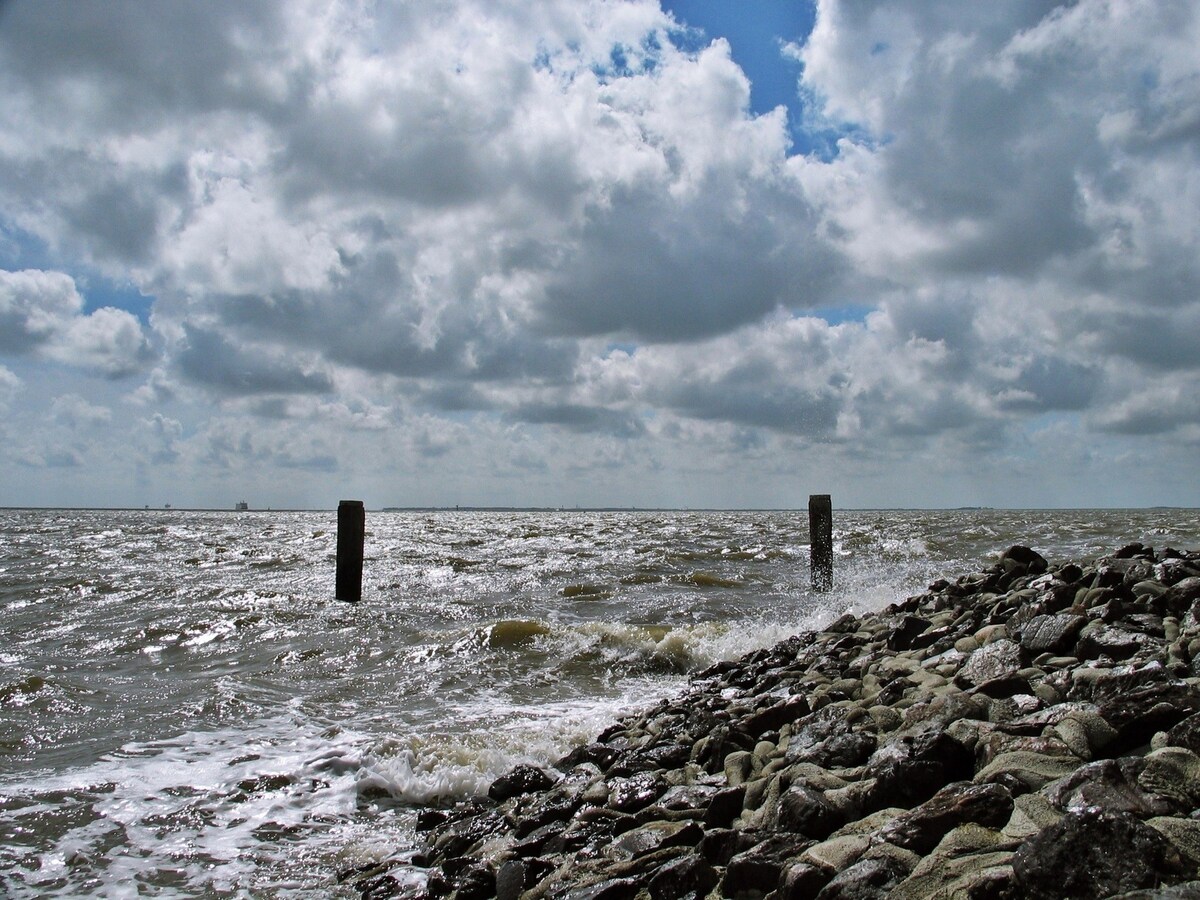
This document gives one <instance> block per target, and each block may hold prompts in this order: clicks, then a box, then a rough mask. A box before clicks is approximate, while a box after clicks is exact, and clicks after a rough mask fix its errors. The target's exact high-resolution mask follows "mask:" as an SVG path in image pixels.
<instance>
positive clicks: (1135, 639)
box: [1075, 623, 1163, 660]
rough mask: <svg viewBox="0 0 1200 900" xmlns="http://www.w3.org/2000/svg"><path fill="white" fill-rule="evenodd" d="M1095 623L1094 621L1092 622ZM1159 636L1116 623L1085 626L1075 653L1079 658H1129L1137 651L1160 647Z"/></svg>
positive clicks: (1149, 650) (1161, 644)
mask: <svg viewBox="0 0 1200 900" xmlns="http://www.w3.org/2000/svg"><path fill="white" fill-rule="evenodd" d="M1093 624H1096V623H1093ZM1162 646H1163V641H1162V639H1161V638H1157V637H1154V636H1152V635H1149V634H1145V633H1143V632H1140V631H1130V630H1128V629H1125V628H1121V627H1118V626H1116V625H1105V626H1102V627H1096V628H1092V627H1090V626H1089V627H1087V628H1084V629H1083V631H1081V632H1080V635H1079V641H1078V643H1077V644H1076V645H1075V655H1076V656H1078V657H1079V658H1080V659H1100V658H1104V657H1107V658H1108V659H1116V660H1121V659H1129V658H1130V657H1132V656H1135V655H1136V654H1138V653H1144V652H1153V651H1156V650H1160V649H1162Z"/></svg>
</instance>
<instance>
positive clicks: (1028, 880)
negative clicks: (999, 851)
mask: <svg viewBox="0 0 1200 900" xmlns="http://www.w3.org/2000/svg"><path fill="white" fill-rule="evenodd" d="M1195 871H1196V867H1195V864H1193V863H1191V862H1190V861H1187V860H1185V859H1184V858H1183V857H1182V856H1181V854H1180V853H1179V851H1178V850H1176V849H1175V846H1174V845H1173V844H1172V843H1171V842H1170V841H1169V840H1167V838H1165V837H1164V836H1163V835H1162V834H1161V833H1159V832H1158V831H1156V830H1155V829H1153V828H1151V827H1150V826H1149V825H1146V824H1145V823H1143V822H1141V821H1139V820H1138V819H1137V818H1136V817H1134V816H1132V815H1130V814H1129V813H1120V812H1105V811H1101V810H1093V809H1089V810H1083V811H1081V812H1078V813H1076V812H1072V813H1068V814H1067V815H1065V816H1063V818H1062V819H1060V820H1059V821H1058V822H1057V823H1056V824H1054V825H1051V826H1050V827H1049V828H1045V829H1043V830H1042V831H1040V832H1038V834H1036V835H1034V836H1033V837H1031V838H1029V839H1028V840H1027V841H1025V843H1023V844H1022V845H1021V847H1020V849H1019V850H1017V852H1016V854H1015V855H1014V856H1013V874H1014V881H1015V887H1016V889H1017V892H1018V894H1019V896H1021V897H1024V898H1028V900H1059V898H1061V897H1107V896H1111V895H1113V894H1119V893H1121V892H1123V891H1131V890H1138V889H1144V888H1149V887H1154V886H1156V885H1158V884H1161V883H1163V882H1164V881H1166V882H1168V883H1170V882H1173V881H1180V880H1183V879H1186V878H1191V877H1193V876H1194V875H1195Z"/></svg>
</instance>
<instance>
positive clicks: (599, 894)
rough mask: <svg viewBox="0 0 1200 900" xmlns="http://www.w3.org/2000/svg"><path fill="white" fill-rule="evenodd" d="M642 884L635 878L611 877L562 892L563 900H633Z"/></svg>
mask: <svg viewBox="0 0 1200 900" xmlns="http://www.w3.org/2000/svg"><path fill="white" fill-rule="evenodd" d="M640 888H641V885H640V884H639V883H638V881H637V879H635V878H609V879H606V880H604V881H600V882H597V883H595V884H591V885H588V886H587V887H582V888H576V889H575V890H572V891H567V892H565V893H563V894H562V898H563V900H633V898H634V897H636V896H637V892H638V890H639V889H640Z"/></svg>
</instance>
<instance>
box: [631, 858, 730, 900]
mask: <svg viewBox="0 0 1200 900" xmlns="http://www.w3.org/2000/svg"><path fill="white" fill-rule="evenodd" d="M719 879H720V876H719V875H718V874H717V872H716V870H715V869H714V868H713V867H712V866H711V865H709V864H708V863H707V862H706V861H705V860H704V859H703V858H701V857H700V856H697V855H696V854H694V853H693V854H688V855H687V856H682V857H680V858H679V859H676V860H672V861H671V862H669V863H667V864H666V865H664V866H661V867H660V868H659V869H658V870H657V871H656V872H655V873H654V874H653V875H652V876H651V877H650V882H649V884H648V886H647V887H648V889H649V891H650V896H651V898H652V900H682V898H684V897H703V896H705V895H706V894H707V893H708V892H709V891H710V890H712V889H713V888H714V887H715V886H716V884H717V881H718V880H719Z"/></svg>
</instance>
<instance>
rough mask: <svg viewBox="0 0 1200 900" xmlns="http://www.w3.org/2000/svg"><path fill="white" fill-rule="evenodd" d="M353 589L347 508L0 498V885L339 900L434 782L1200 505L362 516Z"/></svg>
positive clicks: (1154, 531) (453, 793)
mask: <svg viewBox="0 0 1200 900" xmlns="http://www.w3.org/2000/svg"><path fill="white" fill-rule="evenodd" d="M367 532H368V533H367V562H366V572H365V578H364V599H363V601H362V602H361V603H358V604H345V603H339V602H337V601H335V600H334V599H333V597H332V594H333V590H332V588H333V573H334V553H335V541H336V513H334V512H330V513H280V512H274V513H258V512H248V513H246V512H243V513H232V512H230V513H223V512H180V511H145V512H141V511H138V512H111V511H75V510H8V511H4V510H0V893H3V894H5V895H7V896H12V897H18V898H20V897H35V896H36V897H43V896H72V897H75V896H104V897H122V896H130V897H133V896H163V897H185V896H186V897H192V896H196V897H222V896H255V897H289V898H301V897H327V896H331V895H336V893H337V887H336V881H335V877H336V872H337V871H338V870H339V869H342V868H346V867H350V866H355V865H360V864H363V863H365V862H368V861H370V860H373V859H377V858H381V857H384V856H387V855H390V854H392V853H394V852H396V850H397V849H402V848H404V847H405V846H407V845H408V842H409V840H410V837H411V823H412V819H413V816H414V809H415V808H416V806H417V805H419V804H422V803H427V802H432V801H439V800H440V801H445V800H452V799H454V798H457V797H463V796H467V795H469V794H472V793H475V792H481V791H485V790H486V788H487V786H488V784H489V783H490V782H491V780H492V779H493V778H494V777H496V776H497V775H498V774H501V773H502V772H504V771H506V770H507V769H508V768H510V767H511V766H512V765H513V764H514V763H517V762H521V761H529V762H535V763H545V762H547V761H549V760H552V759H554V758H555V757H556V756H558V755H560V754H561V753H562V752H564V751H565V750H566V749H567V748H569V747H570V746H571V745H572V744H574V743H576V742H578V741H582V740H586V739H589V738H591V737H592V736H594V734H595V733H596V732H597V731H598V730H600V728H602V727H603V725H604V724H605V723H607V722H608V721H610V720H611V719H612V718H613V717H614V716H616V715H617V714H619V713H620V712H622V711H625V710H627V709H630V708H632V707H636V706H638V705H641V704H645V703H648V702H650V701H652V700H654V699H657V698H659V697H662V696H665V695H667V694H670V693H672V692H675V691H678V690H679V689H680V688H681V687H682V686H683V684H684V683H685V681H686V677H687V673H688V672H690V671H694V670H696V669H697V668H701V667H704V666H706V665H708V664H710V663H712V662H715V661H716V660H718V659H723V658H734V657H737V656H740V655H741V654H743V653H745V652H747V651H750V650H753V649H755V648H758V647H762V646H767V645H770V644H772V643H774V642H775V641H777V640H779V639H780V638H782V637H785V636H787V635H788V634H791V633H792V632H794V631H796V630H798V629H801V628H804V627H806V626H810V625H818V624H822V623H823V622H825V621H827V620H829V619H831V618H833V617H835V616H837V615H840V614H841V613H842V612H844V611H846V610H847V609H851V610H854V611H860V612H861V611H865V610H869V609H876V608H880V607H882V606H884V605H886V604H888V603H890V602H892V601H895V600H898V599H902V598H903V597H906V596H909V595H910V594H914V593H918V592H920V591H921V590H922V589H923V588H924V586H925V585H926V584H927V583H928V582H929V581H931V580H933V579H934V578H936V577H939V576H943V575H944V576H949V577H954V576H957V575H959V574H964V573H967V572H972V571H975V570H977V569H978V568H979V567H980V565H981V564H984V563H986V562H988V561H989V560H990V559H992V558H994V557H995V556H996V555H997V554H998V553H999V552H1000V551H1002V550H1003V549H1005V548H1006V547H1008V546H1009V545H1011V544H1013V543H1025V544H1028V545H1030V546H1032V547H1034V548H1035V549H1037V550H1039V551H1040V552H1042V553H1043V554H1044V555H1046V556H1047V557H1048V558H1050V559H1051V560H1055V559H1066V558H1079V557H1089V556H1095V555H1099V554H1101V553H1104V552H1107V551H1110V550H1112V549H1115V548H1116V547H1117V546H1120V545H1121V544H1123V543H1126V542H1128V541H1131V540H1140V541H1143V542H1144V543H1148V544H1151V545H1153V546H1156V547H1162V546H1168V545H1170V546H1175V547H1178V548H1184V549H1194V548H1197V547H1200V511H1195V510H1150V511H1096V510H1084V511H991V510H962V511H938V512H891V511H888V512H843V511H836V512H835V533H834V538H835V552H836V575H835V580H836V585H835V589H834V590H833V591H832V592H830V593H828V594H821V595H814V594H812V593H811V592H810V590H809V588H808V581H809V576H808V545H807V516H806V514H805V513H803V512H798V513H774V512H773V513H758V512H703V513H701V512H697V513H691V512H674V513H660V512H627V513H626V512H618V513H587V512H562V513H480V512H472V513H467V512H463V513H456V512H437V513H378V512H373V513H369V514H368V521H367Z"/></svg>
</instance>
